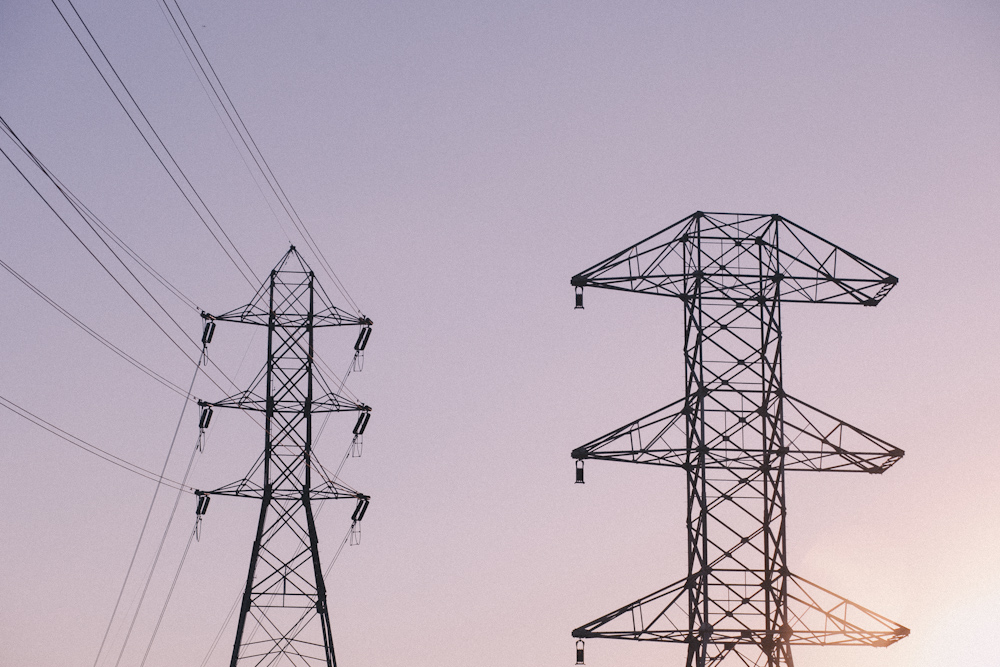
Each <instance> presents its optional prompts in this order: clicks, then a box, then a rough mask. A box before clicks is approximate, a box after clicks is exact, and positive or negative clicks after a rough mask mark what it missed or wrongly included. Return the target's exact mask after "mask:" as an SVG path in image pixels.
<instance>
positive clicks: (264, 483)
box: [202, 246, 371, 667]
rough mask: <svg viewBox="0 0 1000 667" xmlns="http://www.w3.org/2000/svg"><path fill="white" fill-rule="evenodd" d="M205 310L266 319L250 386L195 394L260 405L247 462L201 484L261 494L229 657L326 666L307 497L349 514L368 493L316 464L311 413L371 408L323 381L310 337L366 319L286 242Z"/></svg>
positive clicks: (237, 661)
mask: <svg viewBox="0 0 1000 667" xmlns="http://www.w3.org/2000/svg"><path fill="white" fill-rule="evenodd" d="M205 317H206V318H207V319H209V320H210V321H214V322H239V323H243V324H253V325H257V326H263V327H267V363H266V365H265V366H264V368H263V369H262V370H261V371H260V373H259V374H258V375H257V377H256V378H255V380H254V382H253V383H252V385H251V387H250V388H249V389H247V390H246V391H243V392H240V393H238V394H236V395H234V396H230V397H227V398H224V399H222V400H220V401H216V402H214V403H207V402H206V403H202V405H203V406H206V407H219V408H237V409H241V410H250V411H255V412H260V413H263V415H264V451H263V452H262V454H261V456H260V457H259V458H258V459H257V461H256V463H255V464H254V466H253V468H252V470H251V471H250V472H249V473H248V474H247V476H246V477H245V478H244V479H241V480H239V481H237V482H234V483H232V484H228V485H226V486H223V487H221V488H219V489H216V490H214V491H210V492H208V493H209V494H212V495H227V496H240V497H244V498H257V499H260V501H261V504H260V518H259V520H258V523H257V536H256V539H255V540H254V545H253V551H252V553H251V556H250V569H249V573H248V574H247V583H246V589H245V590H244V594H243V602H242V606H241V608H240V615H239V622H238V625H237V630H236V640H235V642H234V645H233V653H232V658H231V661H230V665H231V667H237V666H238V665H261V666H264V665H266V666H268V667H286V666H288V667H291V666H294V667H313V666H318V665H325V666H326V667H334V666H335V665H336V664H337V663H336V658H335V655H334V649H333V639H332V635H331V630H330V616H329V613H328V610H327V592H326V586H325V584H324V582H323V572H322V567H321V563H320V559H319V550H318V547H317V534H316V523H315V519H314V514H315V506H314V504H315V503H316V502H317V501H323V500H334V499H344V498H351V499H356V500H357V501H358V506H357V509H356V510H355V519H357V518H359V513H363V511H364V508H366V507H367V503H368V496H366V495H364V494H362V493H359V492H357V491H355V490H354V489H351V488H349V487H348V486H346V485H344V484H343V483H341V482H340V481H338V480H337V479H336V478H335V477H334V476H332V475H330V474H329V473H328V472H326V471H325V469H324V468H323V466H322V465H320V463H319V461H318V460H317V459H316V456H315V453H314V452H313V435H314V430H313V416H314V415H315V414H318V413H327V412H345V411H358V412H359V413H361V416H362V417H363V418H364V423H367V417H368V414H369V413H370V408H369V407H368V406H366V405H364V404H361V403H357V402H355V401H352V400H349V399H347V398H345V397H344V396H342V395H340V394H339V393H337V392H336V391H334V390H333V389H332V388H331V386H330V384H329V383H328V382H327V380H326V379H325V378H324V377H323V376H322V374H321V373H320V371H319V368H318V367H317V365H316V364H315V363H314V359H315V356H314V348H313V339H314V332H315V330H316V329H317V328H320V327H341V326H361V327H366V328H367V327H370V326H371V320H368V319H367V318H364V317H358V316H354V315H351V314H349V313H347V312H345V311H343V310H341V309H339V308H337V307H336V306H334V305H333V304H332V302H331V300H330V298H329V297H328V296H327V294H326V293H325V292H324V291H323V289H322V287H321V286H320V285H319V284H318V282H317V281H316V277H315V275H314V274H313V272H312V270H311V269H310V268H309V267H308V265H307V264H306V262H305V261H304V260H303V258H302V256H301V255H300V254H299V253H298V251H296V250H295V247H294V246H293V247H292V248H291V249H290V250H289V251H288V252H287V253H286V254H285V256H284V257H283V258H282V260H281V261H280V262H279V263H278V265H277V266H276V267H275V268H274V270H273V271H271V275H270V277H269V279H268V280H267V282H265V283H264V285H263V286H262V287H261V288H260V290H259V291H258V292H257V294H256V295H255V296H254V299H253V301H251V302H250V303H249V304H247V305H246V306H243V307H241V308H237V309H235V310H231V311H229V312H227V313H224V314H222V315H216V316H211V315H207V314H206V315H205ZM359 340H361V339H360V338H359ZM365 340H367V338H366V337H365ZM358 423H359V424H361V423H362V421H361V420H359V422H358ZM357 430H358V429H357V427H355V432H357Z"/></svg>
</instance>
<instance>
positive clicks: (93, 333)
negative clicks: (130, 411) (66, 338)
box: [0, 259, 184, 396]
mask: <svg viewBox="0 0 1000 667" xmlns="http://www.w3.org/2000/svg"><path fill="white" fill-rule="evenodd" d="M0 267H3V268H4V269H6V270H7V272H8V273H10V274H11V275H12V276H14V277H15V278H17V280H18V281H20V282H21V284H22V285H24V286H25V287H27V288H28V289H30V290H31V291H32V292H34V293H35V294H36V295H37V296H38V297H39V298H41V299H42V300H43V301H45V303H47V304H49V305H50V306H52V307H53V308H54V309H55V310H56V311H57V312H59V313H60V314H61V315H63V316H64V317H65V318H66V319H68V320H69V321H70V322H72V323H73V324H75V325H76V326H78V327H79V328H80V329H82V330H83V331H84V332H85V333H86V334H87V335H88V336H90V337H91V338H93V339H94V340H96V341H97V342H98V343H100V344H101V345H103V346H104V347H106V348H108V349H109V350H111V351H112V352H114V353H115V354H117V355H118V356H119V357H121V358H122V359H124V360H125V361H127V362H128V363H130V364H132V365H133V366H135V367H136V368H138V369H139V370H140V371H142V372H143V373H145V374H146V375H148V376H149V377H151V378H152V379H154V380H156V381H157V382H159V383H160V384H162V385H163V386H164V387H166V388H167V389H169V390H170V391H172V392H174V393H176V394H178V395H180V396H184V390H183V389H182V388H181V387H179V386H177V385H176V384H174V383H173V382H171V381H170V380H168V379H167V378H165V377H163V376H162V375H160V374H159V373H157V372H156V371H154V370H153V369H151V368H150V367H149V366H146V365H145V364H144V363H142V362H141V361H139V360H138V359H136V358H135V357H133V356H132V355H130V354H129V353H128V352H125V351H124V350H122V349H121V348H120V347H118V346H117V345H115V344H114V343H112V342H111V341H109V340H108V339H107V338H105V337H104V336H102V335H101V334H99V333H97V332H96V331H94V330H93V329H92V328H90V327H89V326H87V324H85V323H84V322H82V321H81V320H80V319H78V318H77V317H76V316H75V315H73V313H71V312H69V311H68V310H66V309H65V308H63V307H62V306H60V305H59V304H58V303H56V302H55V301H54V300H52V299H51V298H50V297H49V296H48V295H47V294H45V292H43V291H42V290H40V289H39V288H37V287H35V286H34V285H33V284H31V282H29V281H28V279H27V278H25V277H24V276H22V275H21V274H20V273H18V272H17V271H15V270H14V269H13V268H12V267H11V266H10V265H9V264H7V263H6V262H4V261H3V260H2V259H0Z"/></svg>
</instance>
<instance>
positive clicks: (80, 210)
mask: <svg viewBox="0 0 1000 667" xmlns="http://www.w3.org/2000/svg"><path fill="white" fill-rule="evenodd" d="M0 129H2V130H3V133H4V134H6V135H7V136H8V137H9V138H10V139H11V140H12V141H13V142H14V143H15V145H16V146H17V147H18V149H19V150H20V151H21V152H22V153H24V154H25V155H26V156H27V157H28V159H29V160H30V161H31V162H32V164H34V165H35V166H36V167H37V168H38V169H39V170H40V171H41V172H42V173H43V174H44V175H45V176H46V178H48V180H49V182H50V183H52V185H53V186H54V187H55V188H56V190H57V191H58V192H59V194H61V195H62V196H63V198H64V199H65V200H66V201H67V202H68V203H69V204H70V206H71V207H72V208H73V210H74V211H75V212H76V213H77V215H79V216H80V217H81V218H82V219H83V221H84V223H85V224H86V225H87V226H88V228H89V229H90V230H91V232H93V233H94V234H95V235H96V236H97V237H98V239H99V240H100V241H101V243H102V244H103V245H104V247H105V248H106V249H107V251H108V252H110V253H111V255H112V256H113V257H114V258H115V259H116V260H118V262H119V263H120V264H121V265H122V267H123V268H124V269H125V271H126V272H127V273H128V274H129V275H130V276H131V277H132V279H133V280H134V281H135V282H136V283H137V284H138V285H139V287H140V288H142V290H143V291H144V292H145V293H146V295H147V296H148V297H149V298H150V299H151V300H152V301H153V303H155V304H156V306H157V307H158V308H159V309H160V310H161V311H162V312H163V313H164V315H166V316H167V318H168V319H169V320H170V322H171V323H172V324H173V325H174V326H175V327H177V329H178V330H179V331H180V332H181V334H182V335H183V336H184V337H185V338H186V339H187V340H188V342H190V343H191V345H193V346H195V348H200V344H199V343H197V342H196V341H195V340H194V338H192V337H191V335H190V334H188V332H187V330H186V329H184V327H182V326H181V325H180V324H179V323H178V322H177V320H176V319H175V318H174V317H173V316H172V315H171V314H170V312H169V311H168V310H167V309H166V307H165V306H164V305H163V304H162V303H160V301H159V300H158V299H157V298H156V297H155V296H154V295H153V293H152V292H151V291H150V290H149V288H148V287H146V285H145V284H144V283H143V282H142V281H141V280H140V279H139V277H138V276H137V275H136V274H135V272H133V271H132V269H130V268H129V266H128V264H126V262H125V261H124V260H123V259H122V257H121V256H120V255H119V254H118V253H117V252H115V250H114V248H112V247H111V244H109V243H108V241H107V240H106V239H105V238H104V236H103V235H102V234H101V233H100V232H99V231H98V230H97V229H96V228H95V224H94V223H93V222H92V220H91V217H88V215H87V214H86V212H85V210H84V209H86V207H85V206H84V204H83V203H82V202H81V200H80V199H79V198H78V197H76V195H74V194H73V193H72V192H71V191H70V190H69V189H68V188H67V187H66V186H65V185H63V184H62V182H61V181H60V180H59V179H58V178H56V176H55V174H53V173H52V171H51V170H50V169H48V168H47V167H46V166H45V164H44V163H42V161H41V160H40V159H39V158H38V157H37V156H36V155H35V154H34V153H33V152H32V151H31V149H29V148H28V147H27V145H26V144H25V143H24V142H23V141H22V140H21V138H20V137H19V136H18V135H17V133H16V132H14V130H13V128H11V126H10V125H9V124H8V123H7V121H6V120H5V119H4V118H3V117H2V116H0ZM0 154H2V155H3V156H4V157H5V158H7V161H8V162H10V164H11V165H12V166H13V167H14V169H15V170H16V171H17V172H18V174H20V176H21V178H23V179H24V181H25V182H26V183H27V184H28V186H29V187H30V188H31V189H32V190H33V191H34V192H35V194H36V195H38V197H39V198H40V199H41V200H42V201H43V203H45V205H46V206H47V207H48V208H49V210H50V211H52V213H53V214H54V215H55V216H56V218H57V219H58V220H59V221H60V222H61V223H62V225H63V226H64V227H65V228H66V229H67V230H68V231H69V232H70V234H72V235H73V238H75V239H76V240H77V242H79V243H80V245H82V246H83V247H84V249H85V250H86V251H87V253H88V254H89V255H90V256H91V257H92V258H93V259H94V261H96V262H97V263H98V264H99V265H100V266H101V268H102V269H103V270H104V271H105V273H107V274H108V276H110V277H111V279H112V280H113V281H114V282H115V284H117V285H118V286H119V287H120V288H121V289H122V291H124V292H125V294H126V296H128V298H129V299H130V300H131V301H132V302H133V303H135V305H136V306H138V307H139V309H140V310H141V311H142V312H143V314H144V315H145V316H146V317H147V318H148V319H149V320H150V321H151V322H152V323H153V324H154V326H156V328H157V329H159V330H160V332H161V333H163V335H164V336H166V337H167V339H168V340H170V342H171V343H172V344H173V345H174V347H176V348H177V349H178V350H179V351H180V353H181V354H182V355H184V357H185V358H186V359H187V360H188V361H190V362H191V363H193V364H198V363H200V362H199V361H197V360H196V359H195V358H193V357H192V356H190V355H189V354H188V353H187V352H186V351H185V350H184V348H183V347H182V346H181V344H180V343H178V342H177V340H175V339H174V337H173V336H171V335H170V334H169V333H168V332H167V330H166V329H164V327H163V326H162V325H161V324H160V322H159V321H157V319H156V318H155V317H153V315H152V313H150V312H149V310H147V308H146V307H145V306H143V305H142V303H140V302H139V300H138V299H137V298H136V296H135V295H134V294H132V292H131V291H130V290H129V289H128V288H127V287H126V286H125V285H124V284H123V283H122V281H121V280H119V279H118V277H117V276H115V274H114V273H113V272H112V271H111V270H110V269H109V268H108V266H107V265H106V264H105V263H104V262H103V261H102V260H101V259H100V258H99V257H98V256H97V254H96V253H95V252H94V250H93V249H92V248H91V247H90V246H89V245H88V244H87V242H86V241H84V240H83V238H82V237H81V236H80V235H79V234H77V232H76V231H75V230H74V229H73V227H72V226H71V225H70V224H69V223H68V222H67V220H66V219H65V218H64V217H63V216H62V215H61V214H60V213H59V211H57V210H56V208H55V206H54V205H53V204H52V202H50V201H49V199H48V198H47V197H46V196H45V195H44V194H43V193H42V191H41V190H40V189H39V188H38V186H36V185H35V184H34V183H33V182H32V180H31V179H30V178H29V177H28V175H27V174H26V173H25V172H24V170H22V169H21V168H20V167H19V166H18V165H17V163H16V162H14V160H13V158H12V157H11V156H10V155H9V154H8V153H7V151H5V150H4V149H3V147H2V146H0ZM86 211H89V209H86ZM91 216H93V219H95V220H96V219H97V216H95V215H93V214H92V213H91ZM101 224H102V225H103V223H101ZM104 226H105V227H106V225H104ZM157 275H158V274H157ZM192 303H193V302H192ZM209 361H210V363H211V364H212V366H214V367H215V369H216V370H217V371H218V372H219V373H220V374H222V376H223V377H224V378H225V379H226V380H227V381H228V382H229V383H230V384H231V385H232V386H233V387H236V384H235V383H234V382H233V381H232V380H231V379H230V378H229V376H228V375H226V373H225V371H223V370H222V369H221V368H219V366H218V365H217V364H216V363H215V362H214V361H211V360H209ZM206 377H208V379H209V381H210V382H212V384H214V385H215V386H216V387H218V388H219V390H220V391H225V390H224V389H222V386H221V385H220V384H219V383H218V382H217V381H216V380H215V379H214V378H212V377H211V376H210V375H208V374H206ZM255 421H256V420H255Z"/></svg>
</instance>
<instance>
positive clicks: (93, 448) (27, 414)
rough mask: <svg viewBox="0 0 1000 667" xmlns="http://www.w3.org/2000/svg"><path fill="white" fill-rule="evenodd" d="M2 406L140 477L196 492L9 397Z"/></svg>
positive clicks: (0, 398)
mask: <svg viewBox="0 0 1000 667" xmlns="http://www.w3.org/2000/svg"><path fill="white" fill-rule="evenodd" d="M0 407H4V408H6V409H7V410H9V411H11V412H13V413H14V414H15V415H17V416H18V417H20V418H21V419H24V420H26V421H29V422H31V423H32V424H34V425H35V426H37V427H39V428H41V429H43V430H45V431H48V432H49V433H51V434H52V435H54V436H56V437H57V438H59V439H61V440H65V441H66V442H68V443H69V444H71V445H73V446H74V447H76V448H78V449H82V450H83V451H85V452H87V453H88V454H91V455H93V456H96V457H97V458H99V459H102V460H104V461H107V462H108V463H110V464H111V465H114V466H118V467H119V468H121V469H122V470H127V471H129V472H131V473H134V474H136V475H139V476H140V477H145V478H146V479H148V480H151V481H153V482H157V484H165V485H166V486H169V487H170V488H172V489H176V490H178V491H184V492H187V493H194V488H192V487H190V486H187V485H185V484H182V483H181V482H175V481H174V480H172V479H170V478H168V477H163V476H162V475H157V474H156V473H155V472H153V471H151V470H147V469H146V468H143V467H142V466H140V465H137V464H135V463H132V462H131V461H127V460H125V459H123V458H121V457H120V456H116V455H115V454H112V453H111V452H109V451H108V450H106V449H102V448H101V447H98V446H97V445H93V444H91V443H89V442H87V441H86V440H84V439H83V438H81V437H79V436H75V435H73V434H72V433H70V432H69V431H66V430H64V429H61V428H59V427H58V426H56V425H55V424H53V423H52V422H50V421H46V420H45V419H42V418H41V417H39V416H38V415H36V414H35V413H33V412H31V411H29V410H27V409H26V408H23V407H21V406H20V405H18V404H17V403H15V402H14V401H12V400H10V399H9V398H6V397H5V396H0Z"/></svg>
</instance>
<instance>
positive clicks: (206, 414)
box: [198, 405, 212, 431]
mask: <svg viewBox="0 0 1000 667" xmlns="http://www.w3.org/2000/svg"><path fill="white" fill-rule="evenodd" d="M211 423H212V406H211V405H203V406H201V417H200V418H199V419H198V428H200V429H201V430H203V431H204V430H205V429H206V428H208V425H209V424H211Z"/></svg>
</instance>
